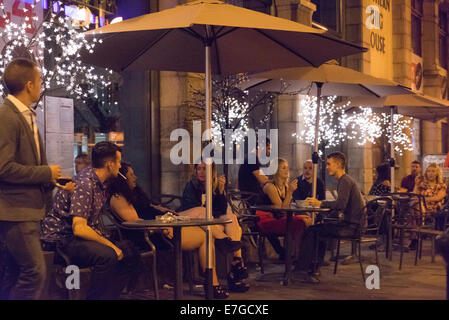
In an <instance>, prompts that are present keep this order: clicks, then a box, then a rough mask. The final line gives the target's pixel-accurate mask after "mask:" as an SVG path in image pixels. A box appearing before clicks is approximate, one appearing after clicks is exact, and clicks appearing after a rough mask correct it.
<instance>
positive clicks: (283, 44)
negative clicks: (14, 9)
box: [82, 0, 365, 292]
mask: <svg viewBox="0 0 449 320" xmlns="http://www.w3.org/2000/svg"><path fill="white" fill-rule="evenodd" d="M85 35H86V37H87V38H88V39H89V38H90V39H93V38H95V39H97V40H101V43H100V42H98V43H97V44H96V46H95V54H88V53H87V52H85V53H84V54H82V59H83V60H84V62H86V63H90V64H94V65H97V66H102V67H108V68H112V69H113V70H117V71H125V70H145V69H154V70H166V71H185V72H203V73H205V74H206V79H205V81H206V82H205V88H206V121H205V123H206V129H210V128H211V102H212V96H211V92H212V82H211V75H212V73H214V74H220V75H226V74H235V73H239V72H260V71H265V70H270V69H273V68H281V67H291V66H308V65H312V66H319V65H320V64H322V63H323V62H325V61H327V60H330V59H335V58H338V57H342V56H346V55H351V54H355V53H360V52H362V51H365V49H364V48H362V47H360V46H356V45H353V44H350V43H347V42H344V41H341V40H339V39H336V38H334V37H332V36H329V35H325V34H323V31H322V30H317V29H314V28H311V27H308V26H305V25H302V24H299V23H296V22H293V21H290V20H285V19H281V18H277V17H273V16H270V15H266V14H263V13H259V12H256V11H253V10H248V9H244V8H240V7H236V6H232V5H229V4H225V3H223V2H221V1H217V0H200V1H193V2H190V3H187V4H184V5H179V6H176V7H174V8H172V9H167V10H163V11H161V12H156V13H151V14H147V15H143V16H139V17H136V18H133V19H129V20H125V21H123V22H119V23H116V24H112V25H108V26H105V27H102V28H99V29H96V30H92V31H89V32H87V33H85ZM118 49H120V50H118ZM208 132H209V133H210V130H208ZM208 139H209V140H210V139H211V136H210V135H209V136H208ZM211 177H212V167H211V165H210V164H209V163H208V161H206V216H207V219H211V218H212V179H211ZM207 239H208V241H207V243H208V244H209V243H210V241H211V236H210V232H208V236H207ZM207 252H208V254H207V256H208V258H207V271H208V272H207V273H206V274H207V275H208V276H209V275H210V274H211V272H210V271H211V265H212V263H211V262H212V260H211V259H212V258H211V257H212V255H211V247H210V245H208V250H207ZM209 283H210V282H209ZM210 291H211V290H208V291H207V292H210Z"/></svg>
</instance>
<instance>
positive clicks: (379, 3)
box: [363, 0, 393, 79]
mask: <svg viewBox="0 0 449 320" xmlns="http://www.w3.org/2000/svg"><path fill="white" fill-rule="evenodd" d="M363 8H365V10H364V11H363V15H364V18H363V22H364V26H365V28H364V31H363V40H364V42H365V43H367V45H368V47H369V48H370V50H369V53H368V54H369V55H370V60H369V61H370V66H371V75H373V76H376V77H382V78H387V79H392V77H393V72H392V70H393V15H392V12H391V2H390V0H363Z"/></svg>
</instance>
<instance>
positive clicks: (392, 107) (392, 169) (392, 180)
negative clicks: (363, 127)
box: [390, 106, 395, 192]
mask: <svg viewBox="0 0 449 320" xmlns="http://www.w3.org/2000/svg"><path fill="white" fill-rule="evenodd" d="M393 117H394V106H391V107H390V179H391V183H390V184H391V188H390V191H391V192H394V190H395V185H394V166H395V159H394V140H393V138H394V137H393V135H394V133H393V125H394V123H393Z"/></svg>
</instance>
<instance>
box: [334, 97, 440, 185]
mask: <svg viewBox="0 0 449 320" xmlns="http://www.w3.org/2000/svg"><path fill="white" fill-rule="evenodd" d="M342 103H345V102H342ZM348 106H349V107H350V108H352V107H357V106H363V107H370V108H373V109H375V110H376V111H377V112H383V113H390V132H391V135H392V134H393V132H394V131H393V126H394V121H393V115H394V113H395V112H397V113H399V114H402V115H404V116H408V117H414V118H418V119H421V120H429V121H436V120H438V119H441V118H444V117H448V116H449V101H447V100H442V99H438V98H435V97H431V96H427V95H421V94H406V95H391V96H387V97H379V98H376V97H355V98H351V99H350V101H349V104H348ZM390 156H391V158H390V170H391V190H392V192H394V188H395V183H394V166H395V159H394V141H393V136H391V137H390Z"/></svg>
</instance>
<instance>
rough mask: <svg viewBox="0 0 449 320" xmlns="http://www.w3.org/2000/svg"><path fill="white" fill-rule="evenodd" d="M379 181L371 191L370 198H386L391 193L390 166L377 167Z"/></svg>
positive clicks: (375, 182) (377, 180)
mask: <svg viewBox="0 0 449 320" xmlns="http://www.w3.org/2000/svg"><path fill="white" fill-rule="evenodd" d="M376 171H377V179H376V181H374V183H373V186H372V187H371V189H370V191H369V193H368V194H369V195H370V196H384V195H387V194H389V193H390V192H391V191H390V190H391V182H390V180H391V178H390V166H389V165H388V164H385V163H384V164H381V165H379V166H377V168H376Z"/></svg>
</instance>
